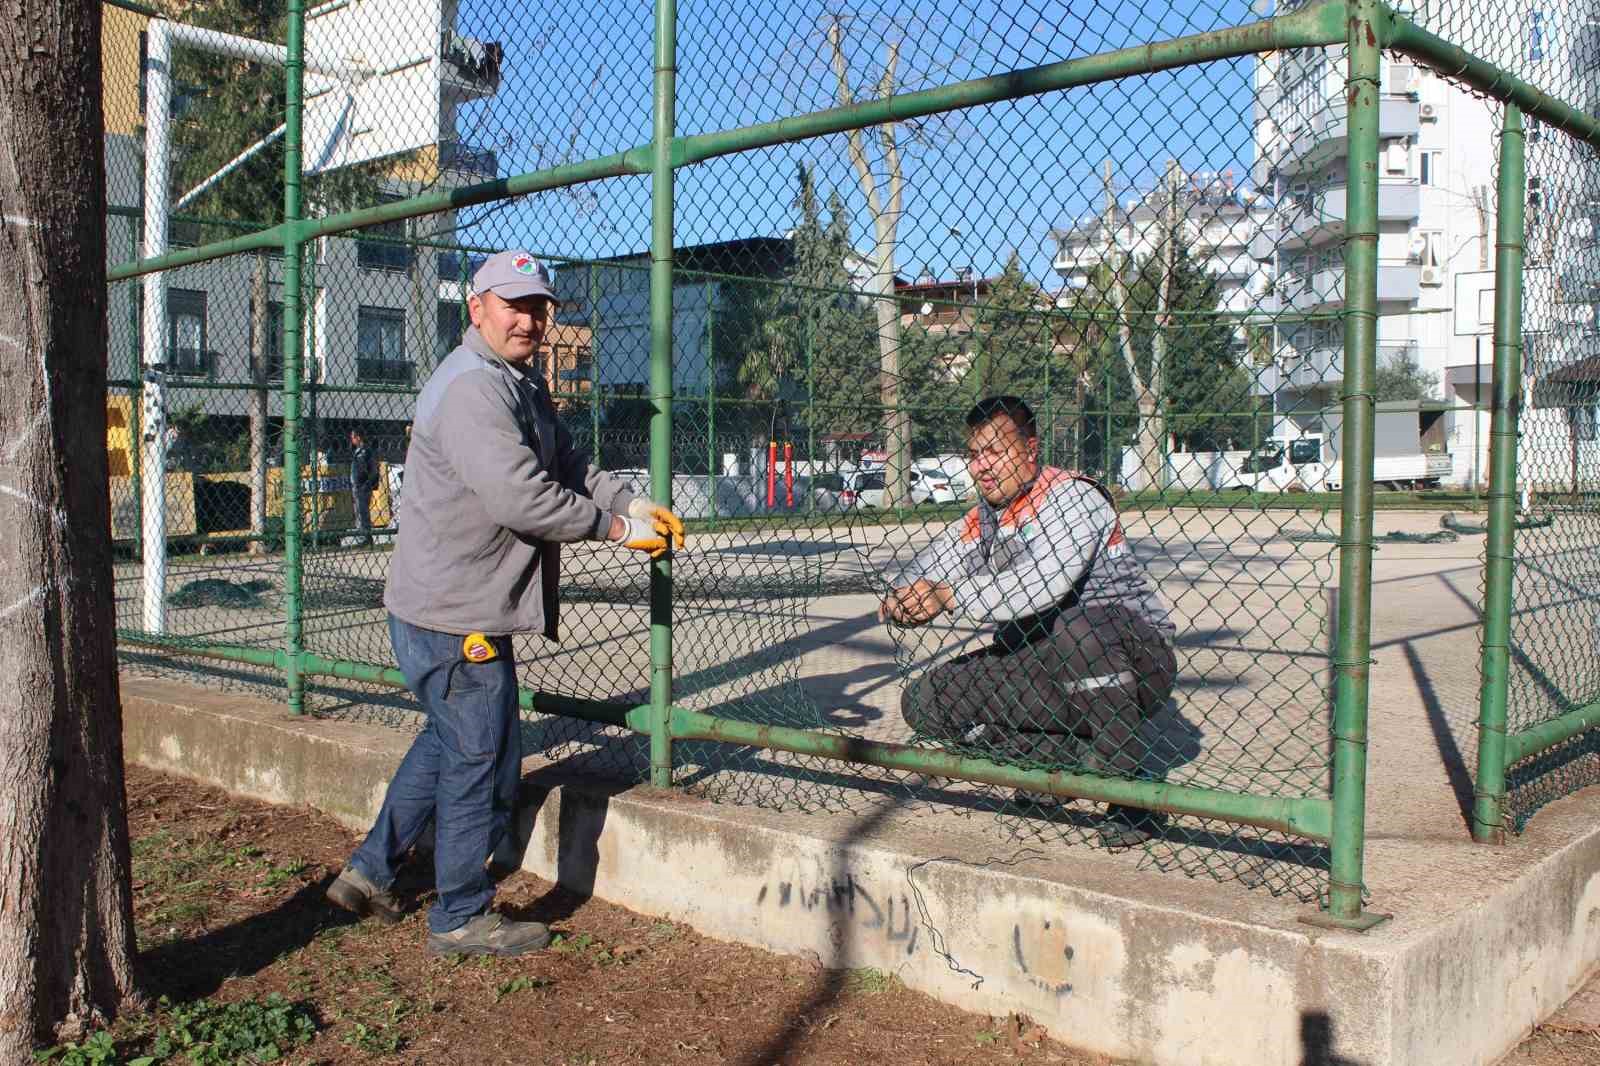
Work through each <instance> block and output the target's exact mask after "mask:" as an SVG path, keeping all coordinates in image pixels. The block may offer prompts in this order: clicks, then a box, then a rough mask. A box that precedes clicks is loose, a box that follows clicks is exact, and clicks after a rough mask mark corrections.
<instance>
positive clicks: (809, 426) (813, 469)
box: [803, 315, 817, 518]
mask: <svg viewBox="0 0 1600 1066" xmlns="http://www.w3.org/2000/svg"><path fill="white" fill-rule="evenodd" d="M803 322H804V326H803V328H804V329H805V331H806V469H807V470H809V471H810V473H809V474H808V475H807V477H808V478H809V479H810V480H808V481H807V482H806V484H807V485H808V486H809V488H807V489H806V517H807V518H810V517H811V516H812V515H813V514H815V513H816V502H817V492H816V489H817V371H816V365H815V357H816V352H815V348H814V346H815V342H816V337H817V326H816V323H815V322H813V321H812V319H811V316H810V315H806V317H805V318H804V319H803Z"/></svg>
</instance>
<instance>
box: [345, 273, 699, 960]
mask: <svg viewBox="0 0 1600 1066" xmlns="http://www.w3.org/2000/svg"><path fill="white" fill-rule="evenodd" d="M555 303H556V298H555V294H554V293H553V292H552V291H551V289H550V276H549V274H548V273H547V272H546V270H545V268H544V266H543V265H542V264H541V263H539V262H538V261H536V260H535V259H534V258H533V257H532V256H531V255H529V254H528V253H527V252H524V251H509V252H500V253H499V254H497V255H493V256H490V257H489V259H488V260H487V261H486V262H485V263H484V264H483V266H482V267H480V268H479V269H478V272H477V273H476V274H475V275H473V279H472V293H471V295H470V296H468V298H467V311H468V314H469V316H470V317H471V319H472V326H471V328H469V329H468V330H467V332H466V335H465V336H464V337H463V338H462V341H461V344H460V346H459V347H457V348H456V349H455V350H454V351H452V352H451V353H450V354H449V356H447V357H446V358H445V360H444V362H442V363H440V364H439V366H438V368H437V369H436V370H434V372H433V374H432V376H431V377H430V378H429V379H428V383H427V385H425V386H424V387H423V389H422V392H421V394H420V395H419V396H418V397H417V411H416V418H415V421H414V422H413V429H412V434H411V444H410V446H409V447H408V449H407V451H406V486H405V498H404V499H405V502H404V507H405V522H404V524H402V525H401V526H400V533H399V537H398V542H397V544H396V547H395V551H394V556H393V558H392V559H391V561H390V564H389V580H388V584H387V586H386V588H385V590H384V605H385V606H386V607H387V608H388V611H389V637H390V640H391V642H392V643H393V645H394V652H395V657H396V660H397V661H398V662H399V665H400V670H401V672H402V673H404V674H405V678H406V684H407V685H408V686H409V687H410V689H411V691H412V692H414V693H415V694H416V696H417V699H418V700H419V701H420V702H421V704H422V708H423V710H424V711H425V712H426V713H427V726H426V727H425V728H424V729H423V731H422V732H421V733H420V734H418V736H417V739H416V740H415V741H414V742H413V743H412V745H411V750H410V751H408V752H407V753H406V756H405V759H404V760H403V761H402V762H401V764H400V769H399V770H398V771H396V773H395V776H394V780H393V781H391V782H390V784H389V791H388V794H387V795H386V796H385V797H384V801H383V808H382V810H381V811H380V812H379V813H378V819H377V822H376V823H375V824H374V825H373V827H372V830H371V832H369V833H368V834H367V838H366V840H365V841H364V842H363V843H362V845H361V847H360V848H359V849H357V851H356V853H355V854H354V855H353V856H351V858H350V863H349V865H348V866H346V867H345V869H344V871H343V872H342V873H341V874H340V875H339V877H338V879H337V880H335V881H334V883H333V884H332V885H331V886H330V887H329V889H328V898H329V899H330V900H331V901H332V902H334V903H336V904H338V905H339V906H341V907H344V908H345V909H347V910H351V911H354V912H355V913H357V914H362V915H366V914H374V915H376V916H377V917H378V918H380V919H382V920H384V921H387V922H393V921H397V920H399V917H400V906H399V903H398V901H397V900H396V898H395V896H394V895H393V893H392V892H391V890H390V886H391V885H392V884H393V882H394V877H395V868H396V866H397V865H398V863H399V861H400V859H401V857H402V856H403V855H404V854H405V853H406V851H407V850H409V849H410V847H411V846H412V845H413V844H414V843H415V842H416V840H417V838H418V837H419V836H420V835H421V834H422V832H423V830H424V829H425V828H426V827H427V826H428V824H429V823H430V822H432V823H434V824H435V845H434V884H435V888H436V889H437V891H438V901H437V902H436V903H434V905H433V907H432V908H431V909H430V910H429V911H428V943H427V950H428V953H429V954H430V955H466V954H476V955H519V954H522V953H523V952H527V951H536V950H538V949H540V948H543V947H544V946H546V945H547V944H548V943H549V942H550V931H549V929H547V928H546V927H545V926H544V925H542V924H540V923H538V922H516V921H511V920H509V919H507V918H504V917H503V916H501V915H499V914H497V913H494V912H492V911H490V909H489V904H490V901H491V900H492V899H493V897H494V887H493V884H492V882H491V881H490V878H489V876H488V874H487V872H486V870H485V863H486V861H487V860H488V859H489V857H490V855H491V854H492V853H493V851H494V849H495V847H496V845H497V844H498V843H499V842H500V840H501V839H502V838H503V837H504V836H505V835H506V833H507V832H508V831H509V829H510V825H511V820H512V817H513V814H514V807H515V801H516V795H517V785H518V783H519V780H520V778H521V763H522V749H521V739H520V733H519V726H520V724H521V719H520V716H519V715H518V713H517V673H516V664H515V662H514V661H513V658H512V643H511V638H512V635H513V634H516V633H543V634H544V635H545V636H546V637H548V638H550V639H551V640H555V639H556V614H557V582H558V580H559V566H560V558H561V556H560V548H559V546H560V544H561V543H563V542H568V541H579V540H610V541H615V542H617V543H618V544H621V545H622V546H624V547H627V548H632V549H634V550H636V551H642V552H645V553H647V554H648V555H649V556H650V557H651V558H657V557H659V556H661V555H662V554H664V553H665V552H666V551H667V550H668V547H669V542H674V541H675V542H676V544H677V546H678V547H682V546H683V523H682V522H681V521H679V519H678V518H677V516H676V515H674V514H673V513H672V512H671V511H669V510H667V508H665V507H661V506H659V505H657V504H655V503H652V502H651V501H650V500H648V499H645V498H644V497H642V496H634V495H633V494H632V493H631V492H630V491H628V489H626V488H625V487H624V486H623V483H622V482H621V481H619V480H618V479H616V478H614V477H612V476H610V475H609V474H606V473H604V472H602V471H601V470H599V469H597V468H596V467H594V466H591V465H589V460H588V458H587V457H586V456H583V455H580V454H579V453H578V452H576V451H575V450H574V448H573V443H572V438H571V436H570V435H569V434H568V433H567V431H566V429H565V428H564V427H563V426H562V425H561V423H560V421H559V420H558V419H557V417H556V410H555V405H554V403H553V402H552V401H551V399H550V394H549V392H548V391H547V390H546V388H545V385H544V375H543V373H542V370H541V368H540V367H539V366H538V364H537V362H536V358H537V357H538V354H539V351H540V348H541V345H542V343H543V341H544V336H545V331H546V329H547V328H548V327H549V325H550V319H551V315H552V313H553V310H554V306H555Z"/></svg>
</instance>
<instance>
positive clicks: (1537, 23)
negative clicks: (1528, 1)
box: [1528, 11, 1544, 62]
mask: <svg viewBox="0 0 1600 1066" xmlns="http://www.w3.org/2000/svg"><path fill="white" fill-rule="evenodd" d="M1528 58H1529V59H1530V60H1533V61H1534V62H1538V61H1539V60H1541V59H1543V58H1544V12H1543V11H1535V12H1533V18H1532V19H1531V20H1530V21H1529V23H1528Z"/></svg>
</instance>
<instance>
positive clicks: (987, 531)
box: [906, 466, 1176, 650]
mask: <svg viewBox="0 0 1600 1066" xmlns="http://www.w3.org/2000/svg"><path fill="white" fill-rule="evenodd" d="M908 571H909V572H908V574H907V575H906V576H907V577H922V578H927V579H928V580H930V581H934V582H937V583H940V584H945V585H949V586H950V589H951V591H952V592H953V593H954V594H955V607H954V612H955V613H956V614H957V615H963V616H965V617H967V618H971V619H974V620H976V621H980V622H992V623H995V624H996V625H997V626H998V632H997V634H996V639H997V643H999V644H1001V645H1002V646H1004V647H1006V648H1008V649H1012V650H1015V649H1016V648H1017V647H1020V646H1021V645H1023V644H1026V643H1029V642H1031V641H1033V640H1037V639H1039V638H1040V637H1042V636H1044V635H1045V634H1046V633H1048V632H1049V630H1050V628H1051V626H1052V625H1053V624H1054V622H1055V619H1056V617H1057V616H1058V615H1059V614H1060V612H1062V611H1064V610H1068V609H1070V608H1073V607H1078V606H1083V607H1096V606H1108V605H1116V606H1121V607H1124V608H1126V609H1127V610H1129V611H1132V612H1133V613H1134V614H1137V615H1140V616H1142V617H1143V618H1144V620H1145V621H1146V622H1148V623H1149V624H1150V625H1151V626H1152V627H1153V628H1154V629H1155V630H1156V631H1157V632H1159V633H1160V634H1161V635H1162V636H1163V637H1165V638H1166V639H1167V640H1168V641H1171V640H1172V639H1173V638H1174V636H1175V635H1176V627H1175V626H1174V625H1173V622H1172V616H1171V614H1170V613H1169V612H1168V610H1167V607H1166V604H1164V603H1162V601H1161V596H1160V594H1158V593H1157V592H1156V590H1155V586H1154V585H1153V584H1152V583H1151V581H1150V577H1149V575H1148V574H1146V573H1145V569H1144V564H1143V563H1141V562H1140V561H1139V559H1138V557H1137V556H1135V555H1134V554H1133V552H1132V551H1131V550H1130V549H1129V547H1128V540H1127V537H1125V536H1124V535H1123V532H1122V522H1121V521H1120V520H1119V519H1118V518H1117V510H1116V508H1115V507H1114V506H1113V505H1112V503H1111V501H1110V500H1109V499H1107V498H1106V496H1105V495H1104V494H1103V493H1102V491H1101V490H1100V488H1099V487H1098V486H1097V485H1095V483H1094V482H1092V481H1090V480H1089V479H1088V478H1085V477H1080V476H1078V475H1076V474H1072V473H1070V472H1068V471H1066V470H1061V469H1058V468H1056V467H1050V466H1047V467H1044V468H1042V469H1041V470H1040V471H1039V474H1038V477H1036V478H1035V479H1034V480H1033V482H1032V483H1031V484H1029V485H1028V486H1026V488H1025V489H1024V491H1023V492H1022V494H1021V495H1020V496H1018V497H1017V498H1016V499H1015V500H1013V501H1012V502H1011V504H1010V506H1008V507H1006V508H1005V509H1004V510H996V509H995V508H993V507H991V506H990V505H989V504H988V503H987V502H985V501H984V500H981V499H980V500H979V501H978V505H977V506H976V507H974V508H973V509H972V510H971V511H969V512H967V515H966V517H965V518H963V519H961V520H960V521H958V522H956V523H954V524H952V525H951V526H950V527H949V528H948V529H946V530H945V531H944V532H943V533H941V534H940V535H939V536H937V537H935V538H934V539H933V540H932V541H931V542H930V543H929V544H928V546H927V547H926V548H924V549H923V550H922V552H921V553H920V554H919V555H918V556H917V558H916V559H915V560H914V561H913V562H912V564H911V566H910V567H909V568H908Z"/></svg>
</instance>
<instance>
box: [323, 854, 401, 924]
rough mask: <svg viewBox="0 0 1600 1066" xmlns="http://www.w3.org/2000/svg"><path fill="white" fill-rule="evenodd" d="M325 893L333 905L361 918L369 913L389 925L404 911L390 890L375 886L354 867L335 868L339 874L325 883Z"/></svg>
mask: <svg viewBox="0 0 1600 1066" xmlns="http://www.w3.org/2000/svg"><path fill="white" fill-rule="evenodd" d="M327 896H328V902H329V903H332V904H333V905H334V906H335V907H343V908H344V909H345V910H347V911H349V912H350V913H351V914H354V915H358V916H360V917H362V918H365V917H366V916H367V915H369V914H370V915H372V916H373V917H374V918H376V919H378V921H380V922H382V923H383V924H384V925H393V924H394V923H396V922H398V921H399V920H400V919H401V917H402V916H403V915H404V913H405V912H404V911H403V910H402V909H401V907H400V900H399V899H398V898H397V897H396V896H395V894H394V893H393V892H390V891H389V890H388V889H386V888H379V887H378V886H377V885H375V884H373V883H372V882H371V881H370V880H369V879H368V878H367V875H366V874H364V873H362V872H361V871H360V870H357V869H356V868H355V867H354V866H346V867H345V868H344V869H343V870H341V871H339V876H338V877H336V878H334V879H333V884H331V885H329V886H328V892H327Z"/></svg>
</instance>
